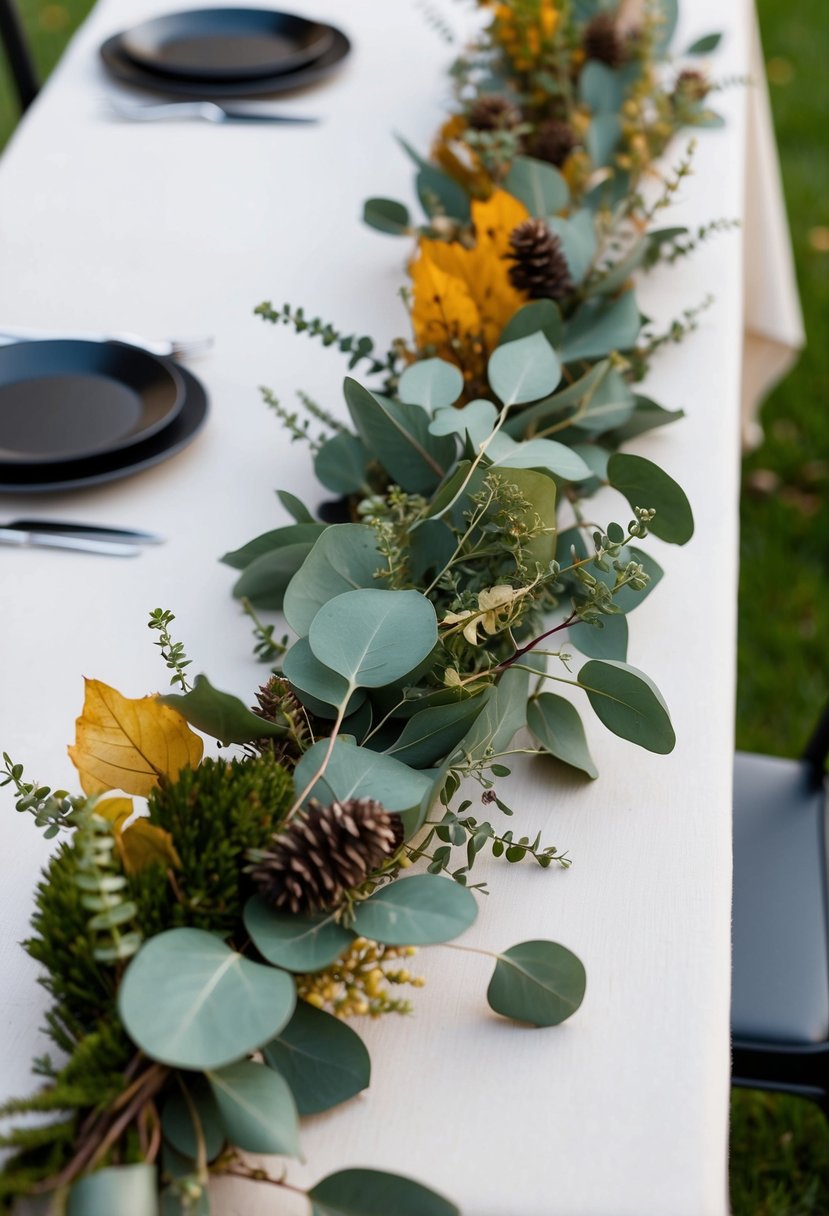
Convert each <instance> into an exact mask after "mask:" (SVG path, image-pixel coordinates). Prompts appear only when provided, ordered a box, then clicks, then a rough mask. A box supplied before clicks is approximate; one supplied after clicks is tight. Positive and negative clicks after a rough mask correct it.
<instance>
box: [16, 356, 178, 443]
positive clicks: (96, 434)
mask: <svg viewBox="0 0 829 1216" xmlns="http://www.w3.org/2000/svg"><path fill="white" fill-rule="evenodd" d="M183 401H184V383H183V381H182V379H181V376H180V374H179V371H178V368H176V367H175V366H174V365H173V364H171V363H169V362H168V361H165V360H163V359H158V358H156V356H155V355H151V354H149V353H148V352H147V351H145V350H140V349H139V348H138V347H135V346H126V345H123V344H122V343H117V342H78V341H74V340H72V341H70V340H68V339H67V340H55V341H38V342H15V343H12V344H11V345H9V346H0V464H3V465H11V464H19V465H23V466H25V465H32V464H37V465H45V464H58V463H63V462H65V461H67V460H78V459H82V458H84V457H87V456H96V455H99V454H101V453H103V452H115V451H121V450H123V449H125V448H130V447H132V446H133V445H134V444H140V443H143V442H145V441H146V440H147V439H150V438H151V437H152V436H153V435H155V434H157V433H158V432H159V431H160V430H162V428H163V427H165V426H167V425H168V424H169V423H170V422H172V421H173V419H174V418H175V416H176V414H177V413H178V412H179V410H180V409H181V407H182V403H183Z"/></svg>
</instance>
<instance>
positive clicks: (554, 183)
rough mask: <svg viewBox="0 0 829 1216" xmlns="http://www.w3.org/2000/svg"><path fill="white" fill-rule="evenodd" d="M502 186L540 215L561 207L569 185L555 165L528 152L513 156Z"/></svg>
mask: <svg viewBox="0 0 829 1216" xmlns="http://www.w3.org/2000/svg"><path fill="white" fill-rule="evenodd" d="M504 189H505V190H508V191H509V193H510V194H512V195H513V196H514V197H515V198H517V199H519V200H520V201H521V202H522V203H523V204H524V206H525V207H526V208H527V210H528V211H529V212H530V214H531V215H534V216H537V217H538V218H539V219H546V218H547V216H549V215H554V214H555V212H556V211H561V210H562V209H563V208H564V207H566V206H567V204H568V202H569V201H570V190H569V187H568V185H567V182H566V181H565V179H564V177H563V176H562V174H561V173H559V171H558V169H555V168H553V166H552V165H549V164H548V163H547V162H546V161H544V160H535V159H534V158H533V157H531V156H516V158H515V160H514V161H513V162H512V168H511V169H510V171H509V173H508V174H507V177H506V180H505V181H504Z"/></svg>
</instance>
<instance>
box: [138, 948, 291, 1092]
mask: <svg viewBox="0 0 829 1216" xmlns="http://www.w3.org/2000/svg"><path fill="white" fill-rule="evenodd" d="M295 1002H296V994H295V991H294V984H293V981H292V980H291V978H290V977H289V976H288V975H286V974H285V973H284V972H283V971H275V970H274V969H273V968H272V967H264V966H262V965H261V964H260V963H253V962H251V961H250V960H249V959H246V958H243V956H242V955H241V954H237V953H236V952H235V951H234V950H230V949H229V948H228V947H227V946H226V945H225V944H224V943H223V942H222V941H220V940H219V939H218V938H217V937H215V936H214V935H213V934H212V933H207V932H205V931H204V930H202V929H168V930H166V931H165V932H163V933H159V934H157V935H156V936H155V937H151V938H150V939H149V940H148V941H146V942H145V943H144V945H143V946H142V947H141V949H140V950H139V951H138V953H137V954H136V955H135V957H134V958H133V959H132V960H131V962H130V964H129V966H128V967H127V970H126V972H125V973H124V978H123V979H122V981H121V985H120V988H119V990H118V1012H119V1014H120V1017H121V1021H122V1022H123V1023H124V1028H125V1030H126V1031H127V1034H128V1035H129V1036H130V1038H131V1039H132V1040H133V1042H134V1043H135V1044H136V1046H138V1047H140V1048H141V1050H142V1051H144V1052H145V1053H146V1054H147V1055H148V1056H150V1057H151V1058H152V1059H154V1060H159V1061H160V1062H161V1063H162V1064H170V1065H171V1066H172V1067H174V1068H191V1069H200V1070H201V1069H206V1068H221V1067H222V1066H223V1065H225V1064H230V1063H232V1062H233V1061H235V1060H240V1059H242V1058H243V1057H244V1056H246V1055H247V1054H248V1053H249V1052H251V1051H255V1050H256V1049H257V1048H259V1047H261V1046H262V1044H263V1043H267V1042H268V1040H269V1039H272V1038H274V1036H275V1035H277V1034H278V1033H279V1031H280V1030H281V1029H282V1027H283V1026H284V1025H285V1024H286V1022H287V1021H288V1019H289V1018H290V1017H291V1014H292V1013H293V1011H294V1004H295Z"/></svg>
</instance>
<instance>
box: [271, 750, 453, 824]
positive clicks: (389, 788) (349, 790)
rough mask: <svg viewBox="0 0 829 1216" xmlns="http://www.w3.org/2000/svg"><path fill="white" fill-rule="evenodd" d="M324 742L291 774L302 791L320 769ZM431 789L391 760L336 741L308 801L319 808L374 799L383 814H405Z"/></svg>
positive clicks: (426, 780) (422, 776) (425, 777)
mask: <svg viewBox="0 0 829 1216" xmlns="http://www.w3.org/2000/svg"><path fill="white" fill-rule="evenodd" d="M327 748H328V741H327V740H326V739H320V741H319V742H318V743H315V744H314V745H313V747H310V748H309V749H308V751H307V752H305V754H304V755H303V756H302V758H301V760H300V761H299V763H298V764H297V766H296V768H295V770H294V784H295V785H296V787H297V789H299V790H302V789H304V788H305V786H306V785H307V784H308V782H309V781H310V780H311V778H312V777H313V775H314V773H315V772H317V770H318V769H319V767H320V764H321V763H322V760H323V757H324V756H325V752H326V750H327ZM430 787H431V780H430V778H429V776H428V774H426V773H421V772H418V771H417V770H416V769H413V768H410V767H409V766H408V765H407V764H403V762H402V761H400V760H396V759H395V758H394V757H393V756H384V755H383V753H382V752H374V751H371V750H370V748H367V747H357V746H356V745H355V744H353V743H346V742H345V741H344V740H342V739H336V740H335V742H334V748H333V751H332V752H331V758H330V760H329V761H328V764H327V765H326V768H325V773H324V775H323V776H322V777H321V778H320V779H319V781H318V782H317V783H316V785H315V786H314V788H313V789H312V790H311V793H310V795H309V798H316V799H317V801H318V802H321V803H323V805H325V804H327V803H329V802H333V801H334V800H335V799H336V800H337V801H338V802H347V801H348V800H349V799H350V798H375V799H376V800H377V801H378V802H382V804H383V806H384V807H385V808H386V810H387V811H408V810H411V808H412V807H415V806H419V805H420V802H421V800H422V799H423V797H424V796H425V795H426V794H427V793H428V791H429V789H430Z"/></svg>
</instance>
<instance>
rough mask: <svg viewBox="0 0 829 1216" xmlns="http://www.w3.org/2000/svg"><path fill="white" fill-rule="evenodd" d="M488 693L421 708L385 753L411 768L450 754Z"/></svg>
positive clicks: (425, 765) (482, 704) (483, 704)
mask: <svg viewBox="0 0 829 1216" xmlns="http://www.w3.org/2000/svg"><path fill="white" fill-rule="evenodd" d="M489 695H490V690H489V689H485V690H484V691H483V692H482V693H478V694H477V696H474V697H468V698H466V700H463V701H456V702H455V703H454V704H450V705H435V706H432V707H431V708H428V709H422V710H420V712H419V713H416V714H414V715H413V716H412V717H411V718H409V720H408V722H407V723H406V725H405V726H404V728H403V731H402V733H401V735H400V738H399V739H398V740H397V742H396V743H395V744H394V746H393V747H390V748H389V749H388V752H387V755H389V756H393V757H394V758H395V759H396V760H399V761H401V762H402V763H404V764H409V765H411V766H412V767H413V768H425V767H427V766H429V765H432V764H437V763H438V762H439V761H440V760H442V759H443V758H444V757H445V756H447V755H449V753H450V752H452V751H453V750H454V748H455V746H456V745H457V744H458V743H460V741H461V739H463V738H464V736H465V735H466V734H467V733H468V731H469V729H470V727H471V726H472V723H473V722H474V721H475V719H476V718H477V717H478V714H479V713H480V712H481V710H482V709H483V708H484V706H485V705H486V703H487V700H488V698H489Z"/></svg>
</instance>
